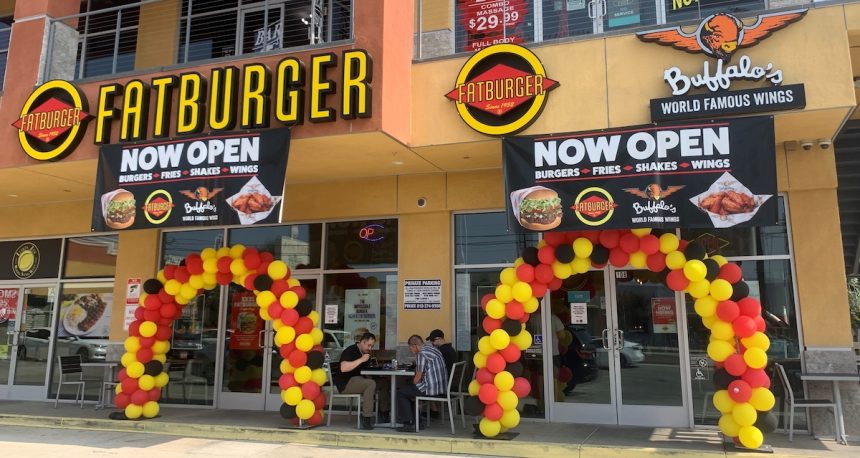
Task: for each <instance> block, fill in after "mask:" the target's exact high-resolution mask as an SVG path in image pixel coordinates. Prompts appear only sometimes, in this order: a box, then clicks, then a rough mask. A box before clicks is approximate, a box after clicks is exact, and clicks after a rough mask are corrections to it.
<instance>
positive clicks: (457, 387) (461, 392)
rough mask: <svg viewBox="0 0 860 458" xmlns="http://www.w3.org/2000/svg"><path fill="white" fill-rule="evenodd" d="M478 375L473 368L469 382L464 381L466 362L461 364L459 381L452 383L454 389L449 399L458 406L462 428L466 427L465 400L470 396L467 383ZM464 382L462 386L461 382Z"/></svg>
mask: <svg viewBox="0 0 860 458" xmlns="http://www.w3.org/2000/svg"><path fill="white" fill-rule="evenodd" d="M451 372H454V367H453V366H451ZM477 374H478V368H477V367H475V368H474V369H473V370H472V377H471V378H470V379H469V380H466V362H463V370H462V371H460V379H459V380H458V381H456V382H454V383H455V384H454V387H453V388H452V390H453V391H451V399H456V400H457V405H458V406H460V419H461V420H462V423H463V427H464V428H465V427H466V398H467V397H469V396H471V395H470V394H469V382H471V381H472V380H474V379H475V376H476V375H477ZM464 381H465V382H466V384H465V385H463V382H464Z"/></svg>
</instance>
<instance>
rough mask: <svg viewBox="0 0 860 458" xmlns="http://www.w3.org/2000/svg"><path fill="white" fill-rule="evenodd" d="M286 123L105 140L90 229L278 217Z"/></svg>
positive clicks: (260, 220) (263, 220)
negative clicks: (184, 135)
mask: <svg viewBox="0 0 860 458" xmlns="http://www.w3.org/2000/svg"><path fill="white" fill-rule="evenodd" d="M289 146H290V130H289V129H287V128H282V129H272V130H265V131H257V132H232V133H224V134H213V135H208V136H198V137H193V138H182V139H176V140H166V141H151V142H140V143H132V144H123V145H106V146H102V148H101V151H100V153H99V164H98V175H97V182H96V192H95V198H94V206H93V219H92V230H93V231H97V232H100V231H111V230H118V229H145V228H167V227H177V226H210V225H238V224H241V225H250V224H266V223H277V222H279V219H280V215H281V200H282V198H283V189H284V177H285V174H286V169H287V157H288V154H289Z"/></svg>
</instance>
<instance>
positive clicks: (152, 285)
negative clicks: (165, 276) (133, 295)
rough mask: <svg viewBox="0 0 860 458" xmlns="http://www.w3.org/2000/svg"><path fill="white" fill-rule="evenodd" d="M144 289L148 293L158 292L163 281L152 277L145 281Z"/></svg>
mask: <svg viewBox="0 0 860 458" xmlns="http://www.w3.org/2000/svg"><path fill="white" fill-rule="evenodd" d="M143 290H144V291H145V292H146V294H158V292H159V291H161V282H160V281H158V279H156V278H150V279H149V280H147V281H145V282H143Z"/></svg>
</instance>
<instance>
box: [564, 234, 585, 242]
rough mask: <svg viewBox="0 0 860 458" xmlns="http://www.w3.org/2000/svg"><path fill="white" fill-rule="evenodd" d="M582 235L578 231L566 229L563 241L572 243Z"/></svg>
mask: <svg viewBox="0 0 860 458" xmlns="http://www.w3.org/2000/svg"><path fill="white" fill-rule="evenodd" d="M581 236H582V232H580V231H567V232H565V233H564V243H571V244H572V243H573V241H574V240H576V239H578V238H579V237H581Z"/></svg>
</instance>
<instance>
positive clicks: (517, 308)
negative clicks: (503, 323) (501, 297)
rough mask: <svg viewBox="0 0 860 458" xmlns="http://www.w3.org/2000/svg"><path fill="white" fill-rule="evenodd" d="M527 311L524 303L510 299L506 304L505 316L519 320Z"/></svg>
mask: <svg viewBox="0 0 860 458" xmlns="http://www.w3.org/2000/svg"><path fill="white" fill-rule="evenodd" d="M524 313H526V311H525V310H523V304H520V303H519V302H517V301H510V302H508V303H507V304H505V316H507V317H508V318H510V319H512V320H519V319H520V318H522V317H523V314H524Z"/></svg>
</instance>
